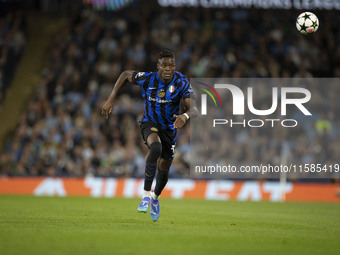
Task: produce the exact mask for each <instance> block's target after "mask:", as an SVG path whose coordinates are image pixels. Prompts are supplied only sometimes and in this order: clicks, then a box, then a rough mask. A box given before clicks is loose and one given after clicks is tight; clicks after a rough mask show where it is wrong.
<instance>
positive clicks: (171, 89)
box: [169, 85, 175, 93]
mask: <svg viewBox="0 0 340 255" xmlns="http://www.w3.org/2000/svg"><path fill="white" fill-rule="evenodd" d="M169 91H170V92H171V93H172V92H174V91H175V86H174V85H171V86H170V87H169Z"/></svg>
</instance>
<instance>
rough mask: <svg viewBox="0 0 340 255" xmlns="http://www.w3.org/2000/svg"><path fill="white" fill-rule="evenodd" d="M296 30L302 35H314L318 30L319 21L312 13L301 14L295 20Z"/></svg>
mask: <svg viewBox="0 0 340 255" xmlns="http://www.w3.org/2000/svg"><path fill="white" fill-rule="evenodd" d="M296 28H297V30H298V31H299V32H300V33H301V34H304V35H307V34H312V33H315V32H316V31H317V30H318V28H319V19H318V17H317V16H316V15H315V14H314V13H312V12H303V13H301V14H300V15H299V17H298V18H297V20H296Z"/></svg>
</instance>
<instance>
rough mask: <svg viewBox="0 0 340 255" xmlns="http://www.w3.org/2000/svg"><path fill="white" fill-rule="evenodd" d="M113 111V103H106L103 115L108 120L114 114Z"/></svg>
mask: <svg viewBox="0 0 340 255" xmlns="http://www.w3.org/2000/svg"><path fill="white" fill-rule="evenodd" d="M112 109H113V102H111V101H106V103H105V104H104V105H103V108H102V115H103V116H104V117H105V119H108V118H109V116H110V114H111V113H112Z"/></svg>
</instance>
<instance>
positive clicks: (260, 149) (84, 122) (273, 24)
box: [0, 6, 340, 178]
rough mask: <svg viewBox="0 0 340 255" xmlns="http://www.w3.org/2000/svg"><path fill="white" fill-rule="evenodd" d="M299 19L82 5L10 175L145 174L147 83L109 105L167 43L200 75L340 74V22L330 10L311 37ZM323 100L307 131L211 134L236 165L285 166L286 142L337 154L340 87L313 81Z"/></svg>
mask: <svg viewBox="0 0 340 255" xmlns="http://www.w3.org/2000/svg"><path fill="white" fill-rule="evenodd" d="M297 15H298V13H295V12H294V11H292V12H289V11H283V10H274V11H273V10H270V11H268V10H254V9H249V10H245V9H234V10H226V9H223V10H221V9H200V8H192V9H188V8H162V9H150V8H148V7H147V6H137V7H136V8H130V9H124V10H121V11H119V12H95V11H93V10H92V9H91V8H89V7H84V6H83V7H82V8H80V9H79V12H75V13H74V14H73V16H72V17H71V18H70V19H69V23H68V25H67V26H66V27H65V28H64V29H63V30H62V31H60V33H58V35H57V36H56V38H55V40H54V43H53V47H52V49H53V50H52V52H51V54H50V57H49V63H48V65H47V66H46V68H45V69H44V70H43V72H42V78H41V81H40V83H39V85H38V87H37V91H36V94H35V96H34V98H33V99H32V101H31V102H30V103H29V104H28V106H27V110H25V111H24V112H22V114H21V117H20V120H19V123H18V127H17V129H16V131H15V134H14V136H13V138H12V139H11V141H10V142H9V143H8V145H7V147H6V150H5V153H4V154H2V155H1V168H0V174H1V175H7V176H12V175H13V176H88V175H91V176H104V177H105V176H111V177H143V176H144V158H145V156H146V154H147V152H148V149H147V147H146V146H145V144H144V143H143V141H142V139H141V136H140V131H139V127H138V124H137V123H138V120H139V119H140V118H141V116H142V114H143V110H144V109H143V100H142V98H141V93H140V88H139V87H138V86H134V85H131V84H126V85H125V86H124V87H123V89H122V91H121V93H120V96H119V98H118V99H117V101H116V103H115V108H114V111H113V114H112V115H111V117H110V118H109V120H105V119H104V118H103V117H102V116H101V115H100V110H101V107H102V105H103V104H104V102H105V100H106V99H107V97H108V95H109V93H110V92H111V90H112V88H113V84H114V82H115V81H116V80H117V78H118V77H119V75H120V73H121V72H122V71H124V70H127V69H133V70H137V71H156V63H155V61H156V57H157V54H158V52H159V51H160V50H161V49H162V48H164V47H168V48H172V49H174V51H175V54H176V65H177V66H176V69H177V70H178V71H180V72H182V73H184V74H186V75H187V76H188V77H189V78H202V77H233V78H248V77H259V78H260V77H263V78H273V77H276V78H279V77H285V78H287V77H296V78H311V77H338V78H339V77H340V48H339V45H340V32H339V29H338V24H339V23H340V22H339V19H340V17H339V16H338V15H337V14H336V12H330V11H324V12H320V14H319V15H318V16H319V19H320V24H321V27H320V29H319V31H318V32H317V33H316V34H315V35H313V36H310V37H307V36H303V35H301V34H299V33H298V32H297V31H296V29H295V18H296V17H297ZM328 88H329V89H328ZM265 91H266V88H264V89H263V92H265ZM312 95H313V107H315V109H317V110H316V111H315V113H316V114H315V115H314V114H313V120H312V122H310V123H309V125H308V130H307V131H306V130H302V129H301V128H300V129H299V128H297V129H294V130H295V131H294V132H289V131H290V130H289V129H284V130H283V129H282V130H281V129H272V131H270V130H269V131H268V130H267V129H255V128H254V129H240V130H239V129H227V132H225V134H224V137H222V138H221V137H220V138H219V140H218V141H215V142H214V141H211V146H216V148H215V147H212V151H216V152H217V151H218V152H221V153H224V152H225V153H224V154H223V155H220V156H221V157H222V158H224V159H225V160H226V161H228V162H231V163H235V164H241V163H242V164H256V163H259V162H260V163H261V162H272V163H277V162H278V157H279V155H280V150H281V149H282V148H281V147H280V145H282V144H283V143H287V144H289V146H290V148H291V153H292V154H293V155H294V158H293V160H294V162H314V163H323V162H330V161H333V160H338V159H339V156H340V151H339V146H337V144H339V143H340V116H339V114H340V109H339V107H340V105H339V103H338V102H339V96H340V91H339V86H326V85H325V86H324V87H323V88H321V89H320V87H313V88H312ZM326 99H329V100H326ZM189 126H190V125H187V126H186V127H185V128H184V129H182V130H180V131H179V135H178V140H177V147H176V157H175V160H174V163H173V165H172V168H171V171H170V177H175V178H188V177H189V165H190V163H189V162H190V160H189V154H190V153H189V151H190V143H189V142H190V128H189ZM207 139H209V138H207ZM204 142H207V141H204ZM217 146H219V147H217ZM217 148H218V149H217ZM211 159H213V157H211ZM319 160H320V161H322V162H319Z"/></svg>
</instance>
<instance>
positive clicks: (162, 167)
mask: <svg viewBox="0 0 340 255" xmlns="http://www.w3.org/2000/svg"><path fill="white" fill-rule="evenodd" d="M171 164H172V160H168V159H164V158H160V159H159V161H158V171H157V177H156V187H155V198H156V199H158V197H159V196H160V195H161V193H162V191H163V189H164V187H165V185H166V184H167V183H168V178H169V170H170V166H171Z"/></svg>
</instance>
